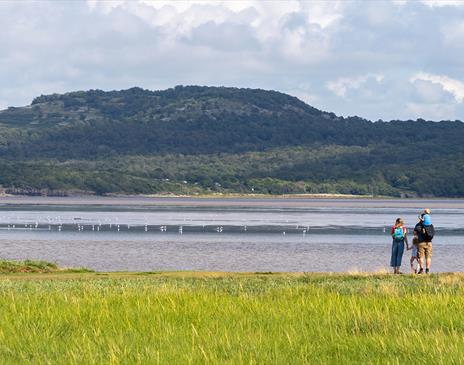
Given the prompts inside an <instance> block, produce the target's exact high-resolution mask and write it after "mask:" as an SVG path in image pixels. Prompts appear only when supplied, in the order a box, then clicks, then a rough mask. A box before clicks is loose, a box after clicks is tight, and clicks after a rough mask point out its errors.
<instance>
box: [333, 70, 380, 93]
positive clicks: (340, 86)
mask: <svg viewBox="0 0 464 365" xmlns="http://www.w3.org/2000/svg"><path fill="white" fill-rule="evenodd" d="M369 79H373V80H375V81H377V83H379V84H380V83H382V81H383V79H384V75H381V74H367V75H363V76H357V77H340V78H339V79H337V80H335V81H329V82H328V83H327V89H329V90H330V91H332V92H333V93H334V94H335V95H337V96H340V97H344V96H345V95H346V92H347V91H348V90H349V89H359V88H360V87H361V86H362V85H363V84H365V83H366V82H367V81H368V80H369Z"/></svg>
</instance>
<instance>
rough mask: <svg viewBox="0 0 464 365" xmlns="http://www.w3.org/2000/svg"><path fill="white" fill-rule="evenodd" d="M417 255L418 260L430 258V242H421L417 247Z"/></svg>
mask: <svg viewBox="0 0 464 365" xmlns="http://www.w3.org/2000/svg"><path fill="white" fill-rule="evenodd" d="M417 253H418V254H419V258H420V259H423V258H424V256H425V259H426V260H427V259H430V258H432V242H421V243H419V244H418V245H417Z"/></svg>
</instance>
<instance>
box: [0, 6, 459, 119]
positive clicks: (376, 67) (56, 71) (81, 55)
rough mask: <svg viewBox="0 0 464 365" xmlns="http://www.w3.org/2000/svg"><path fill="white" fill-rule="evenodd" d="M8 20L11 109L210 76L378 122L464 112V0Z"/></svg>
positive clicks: (164, 9) (1, 87) (4, 13)
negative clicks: (81, 93) (67, 95)
mask: <svg viewBox="0 0 464 365" xmlns="http://www.w3.org/2000/svg"><path fill="white" fill-rule="evenodd" d="M0 24H1V29H2V31H1V32H0V109H4V108H6V107H9V106H22V105H28V104H30V102H31V101H32V99H33V98H34V97H36V96H38V95H41V94H51V93H64V92H69V91H76V90H89V89H102V90H120V89H126V88H130V87H133V86H139V87H142V88H146V89H150V90H163V89H167V88H170V87H174V86H176V85H208V86H233V87H246V88H261V89H268V90H277V91H280V92H284V93H288V94H291V95H294V96H296V97H298V98H300V99H301V100H303V101H305V102H306V103H308V104H310V105H312V106H314V107H316V108H318V109H322V110H325V111H328V112H334V113H336V114H338V115H343V116H353V115H357V116H360V117H363V118H367V119H370V120H379V119H382V120H393V119H402V120H406V119H417V118H423V119H426V120H444V119H450V120H455V119H459V120H464V0H463V1H449V0H442V1H438V0H433V1H420V0H415V1H412V0H402V1H381V0H375V1H374V0H373V1H347V0H344V1H294V0H287V1H261V0H259V1H253V0H244V1H231V0H229V1H194V0H191V1H185V2H184V1H145V0H140V1H138V0H120V1H119V0H118V1H108V0H107V1H96V0H88V1H86V0H82V1H64V0H61V1H54V0H52V1H34V2H30V1H0Z"/></svg>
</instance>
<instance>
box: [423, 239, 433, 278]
mask: <svg viewBox="0 0 464 365" xmlns="http://www.w3.org/2000/svg"><path fill="white" fill-rule="evenodd" d="M431 264H432V242H429V243H427V250H426V251H425V272H426V273H427V274H428V273H429V272H430V265H431Z"/></svg>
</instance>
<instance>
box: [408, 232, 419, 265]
mask: <svg viewBox="0 0 464 365" xmlns="http://www.w3.org/2000/svg"><path fill="white" fill-rule="evenodd" d="M418 243H419V238H418V237H417V233H416V232H414V237H413V238H412V245H411V246H410V247H408V250H412V251H411V258H410V260H409V262H410V264H411V273H413V274H417V265H418V264H419V257H418V256H417V244H418Z"/></svg>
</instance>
